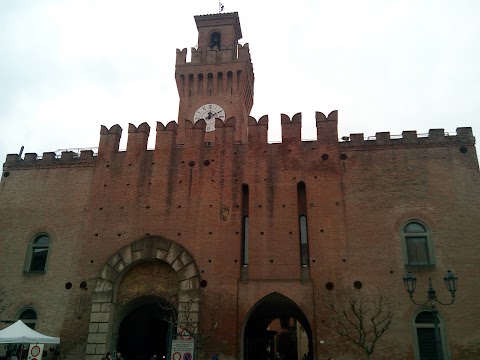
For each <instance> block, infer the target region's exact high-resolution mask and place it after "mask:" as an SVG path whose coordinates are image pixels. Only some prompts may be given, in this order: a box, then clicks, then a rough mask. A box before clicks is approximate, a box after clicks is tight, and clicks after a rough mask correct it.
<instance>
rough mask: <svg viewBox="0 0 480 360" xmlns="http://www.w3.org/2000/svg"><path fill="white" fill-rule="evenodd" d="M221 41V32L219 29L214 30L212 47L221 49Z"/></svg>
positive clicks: (211, 41) (211, 38) (211, 40)
mask: <svg viewBox="0 0 480 360" xmlns="http://www.w3.org/2000/svg"><path fill="white" fill-rule="evenodd" d="M220 41H221V35H220V33H219V32H218V31H216V32H213V33H212V35H210V49H212V50H220Z"/></svg>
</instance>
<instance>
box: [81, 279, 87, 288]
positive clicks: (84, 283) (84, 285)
mask: <svg viewBox="0 0 480 360" xmlns="http://www.w3.org/2000/svg"><path fill="white" fill-rule="evenodd" d="M80 289H83V290H87V283H86V282H85V281H82V282H81V283H80Z"/></svg>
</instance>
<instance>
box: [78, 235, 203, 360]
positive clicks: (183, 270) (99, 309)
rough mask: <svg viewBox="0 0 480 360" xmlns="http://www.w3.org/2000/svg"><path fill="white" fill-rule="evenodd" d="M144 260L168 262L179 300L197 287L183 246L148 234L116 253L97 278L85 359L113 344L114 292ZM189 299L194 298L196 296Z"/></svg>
mask: <svg viewBox="0 0 480 360" xmlns="http://www.w3.org/2000/svg"><path fill="white" fill-rule="evenodd" d="M146 261H161V262H164V263H166V264H168V265H169V266H170V267H171V268H172V269H173V270H174V271H175V275H176V278H177V279H178V282H179V284H178V291H179V294H178V295H179V298H180V299H181V300H180V301H187V300H188V299H187V298H188V297H189V294H190V293H192V291H193V292H195V291H196V290H199V289H200V276H199V271H198V268H197V266H196V264H195V262H194V260H193V258H192V256H191V255H190V254H189V253H188V251H187V250H186V249H184V248H183V247H182V246H181V245H179V244H177V243H174V242H172V241H170V240H167V239H164V238H162V237H147V238H143V239H141V240H138V241H135V242H133V243H131V244H129V245H127V246H125V247H123V248H121V249H120V250H118V251H117V252H115V253H114V254H113V255H112V256H111V257H110V258H109V259H108V260H107V262H106V263H105V265H104V266H103V267H102V269H101V270H100V273H99V275H98V277H97V281H96V286H95V290H94V295H93V299H92V307H91V314H90V325H89V331H88V339H87V349H86V359H95V360H96V359H98V358H99V356H102V355H103V354H105V353H106V352H107V351H111V350H113V349H109V347H112V346H114V344H112V342H113V340H112V331H114V330H113V323H114V319H115V312H116V308H117V302H116V295H117V292H118V289H119V286H120V284H121V282H122V279H123V278H124V277H125V275H126V274H127V273H128V272H129V271H130V270H131V269H132V268H133V267H134V266H135V265H136V264H141V263H143V262H146ZM192 299H193V300H194V301H195V299H196V297H195V296H193V297H192Z"/></svg>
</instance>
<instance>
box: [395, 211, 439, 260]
mask: <svg viewBox="0 0 480 360" xmlns="http://www.w3.org/2000/svg"><path fill="white" fill-rule="evenodd" d="M402 242H403V247H404V253H405V265H433V264H434V263H435V261H434V258H433V245H432V239H431V232H430V230H429V229H428V227H427V226H426V225H425V224H424V223H422V222H420V221H418V220H412V221H409V222H407V223H406V224H405V225H404V226H403V228H402Z"/></svg>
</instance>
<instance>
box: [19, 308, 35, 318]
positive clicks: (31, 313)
mask: <svg viewBox="0 0 480 360" xmlns="http://www.w3.org/2000/svg"><path fill="white" fill-rule="evenodd" d="M36 319H37V313H36V312H35V311H34V310H32V309H28V310H25V311H23V312H22V314H21V315H20V320H36Z"/></svg>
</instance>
